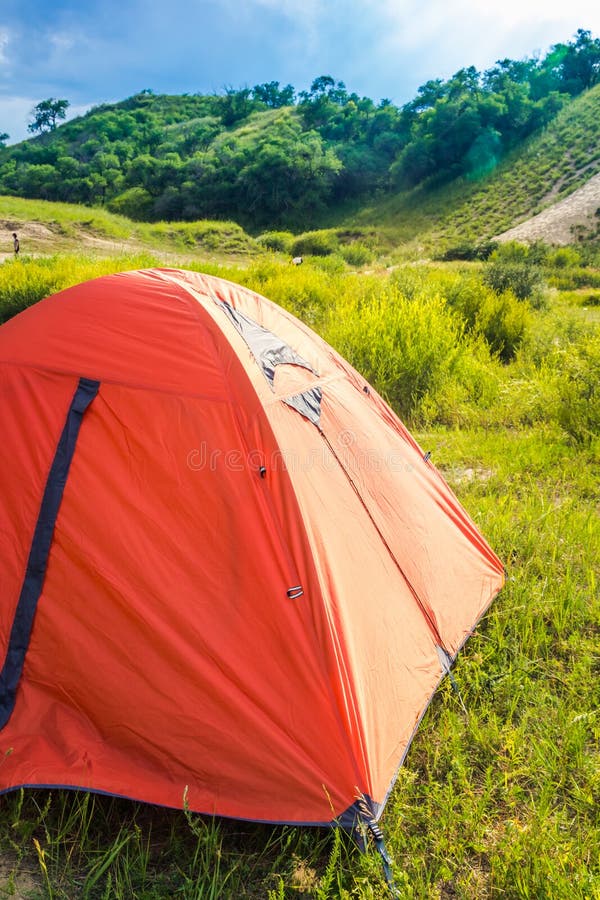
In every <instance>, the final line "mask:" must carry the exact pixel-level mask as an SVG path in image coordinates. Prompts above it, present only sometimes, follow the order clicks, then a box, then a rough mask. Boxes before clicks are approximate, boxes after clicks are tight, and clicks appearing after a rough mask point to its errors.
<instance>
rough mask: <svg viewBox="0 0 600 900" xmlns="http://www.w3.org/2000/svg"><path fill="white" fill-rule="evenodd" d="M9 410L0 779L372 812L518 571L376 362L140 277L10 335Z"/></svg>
mask: <svg viewBox="0 0 600 900" xmlns="http://www.w3.org/2000/svg"><path fill="white" fill-rule="evenodd" d="M0 415H1V421H2V440H1V441H0V480H1V494H0V579H1V580H0V584H1V596H0V617H1V620H0V642H1V647H0V665H2V671H1V673H0V752H1V754H2V766H1V767H0V789H2V790H10V789H12V788H15V787H17V786H22V785H28V786H34V785H43V786H50V785H60V786H65V787H73V788H82V789H86V790H92V791H102V792H108V793H110V794H115V795H122V796H125V797H130V798H135V799H138V800H143V801H147V802H151V803H156V804H165V805H167V806H171V807H180V808H181V807H182V805H183V802H184V795H185V796H186V798H187V804H188V805H189V807H190V809H192V810H194V811H200V812H204V813H209V814H217V815H222V816H233V817H240V818H244V819H253V820H262V821H268V822H287V823H305V824H332V823H340V822H341V823H342V824H352V823H353V822H354V821H355V820H356V819H357V817H360V816H361V815H367V816H372V817H373V819H374V820H376V819H377V818H378V816H379V815H380V813H381V810H382V808H383V805H384V803H385V800H386V796H387V793H388V791H389V789H390V786H391V784H392V783H393V780H394V777H395V773H396V771H397V768H398V766H399V765H400V764H401V762H402V760H403V758H404V755H405V753H406V750H407V747H408V745H409V742H410V740H411V737H412V735H413V734H414V731H415V729H416V727H417V725H418V723H419V720H420V718H421V716H422V715H423V712H424V710H425V708H426V706H427V704H428V702H429V700H430V698H431V696H432V694H433V693H434V691H435V689H436V686H437V685H438V683H439V681H440V679H441V678H442V677H443V675H444V673H445V672H447V671H448V669H449V665H450V663H451V661H452V659H453V658H454V657H455V655H456V653H457V652H458V650H459V649H460V647H461V646H462V644H463V643H464V641H465V640H466V639H467V637H468V636H469V634H470V633H471V630H472V628H473V627H474V625H475V623H477V621H478V620H479V618H480V617H481V616H482V614H483V613H484V611H485V610H486V608H487V607H488V605H489V603H490V602H491V600H492V599H493V597H494V596H495V594H496V593H497V591H498V590H499V589H500V587H501V585H502V581H503V569H502V565H501V563H500V562H499V560H498V558H497V557H496V556H495V555H494V553H493V552H492V550H491V549H490V548H489V547H488V545H487V544H486V542H485V540H484V539H483V537H482V536H481V535H480V534H479V532H478V530H477V528H476V527H475V525H474V524H473V522H472V521H471V519H470V518H469V517H468V515H467V514H466V513H465V511H464V510H463V509H462V507H461V506H460V504H459V503H458V502H457V500H456V498H455V497H454V495H453V494H452V492H451V491H450V489H449V488H448V487H447V485H446V484H445V482H444V480H443V479H442V478H441V476H440V475H439V473H438V472H437V471H436V469H435V468H434V467H433V465H432V464H431V462H430V461H428V460H427V459H425V458H424V456H423V453H422V451H421V450H420V448H419V447H418V445H417V444H416V443H415V441H414V440H413V438H412V437H411V436H410V434H409V433H408V432H407V430H406V429H405V428H404V426H403V425H402V423H401V422H400V421H399V420H398V419H397V417H396V416H395V415H394V414H393V413H392V412H391V410H390V409H389V408H388V407H387V406H386V404H385V403H384V402H383V401H382V400H381V398H380V397H379V396H378V395H377V394H376V393H375V392H374V391H373V390H372V389H371V388H370V387H369V386H368V385H367V384H366V383H365V381H364V379H363V378H361V377H360V375H358V374H357V373H356V372H355V371H354V370H353V369H352V368H351V367H350V366H349V365H348V364H347V363H346V362H344V360H343V359H341V358H340V356H338V355H337V354H336V353H335V352H334V351H333V350H332V349H331V348H330V347H328V346H327V345H326V344H325V343H324V342H323V341H322V340H320V339H319V338H318V337H317V336H316V335H315V334H314V333H313V332H311V331H310V329H309V328H307V327H306V326H304V325H303V324H302V323H300V322H299V321H298V320H297V319H295V318H294V317H293V316H291V315H290V314H289V313H287V312H285V311H284V310H282V309H280V308H279V307H277V306H276V305H274V304H273V303H270V302H269V301H268V300H265V299H264V298H263V297H260V296H258V295H257V294H255V293H252V292H251V291H249V290H246V289H244V288H241V287H238V286H236V285H233V284H231V283H228V282H226V281H222V280H220V279H218V278H212V277H207V276H203V275H200V274H196V273H192V272H184V271H178V270H168V269H163V270H147V271H138V272H126V273H123V274H118V275H111V276H108V277H104V278H99V279H96V280H94V281H90V282H87V283H85V284H80V285H78V286H76V287H73V288H69V289H68V290H65V291H62V292H61V293H59V294H56V295H54V296H52V297H48V298H46V299H45V300H42V301H41V302H40V303H38V304H36V305H35V306H33V307H31V308H29V309H27V310H25V312H23V313H21V314H20V315H18V316H16V317H15V318H14V319H12V320H11V321H9V322H7V323H6V324H5V325H3V326H2V327H1V328H0ZM9 750H10V753H9V752H8V751H9ZM365 811H366V812H365Z"/></svg>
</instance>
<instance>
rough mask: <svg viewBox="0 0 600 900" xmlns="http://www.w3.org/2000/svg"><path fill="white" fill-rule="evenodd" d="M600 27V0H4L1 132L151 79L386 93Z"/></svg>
mask: <svg viewBox="0 0 600 900" xmlns="http://www.w3.org/2000/svg"><path fill="white" fill-rule="evenodd" d="M577 28H587V29H589V30H591V31H592V32H593V34H594V35H595V36H600V2H598V0H593V2H592V0H568V2H565V0H560V2H559V0H504V2H500V0H487V2H486V0H160V2H157V0H0V132H2V131H6V132H8V133H9V134H10V136H11V141H10V142H11V143H12V142H14V141H16V140H20V139H22V138H24V137H26V136H27V123H28V122H29V121H30V112H31V110H32V108H33V106H34V105H35V104H36V103H38V102H39V101H40V100H44V99H46V98H47V97H56V98H61V99H62V98H64V99H67V100H69V102H70V103H71V110H70V113H71V115H73V114H77V113H81V112H83V111H84V110H86V109H88V108H89V107H90V106H92V105H95V104H97V103H102V102H107V101H114V100H122V99H124V98H125V97H128V96H130V95H131V94H134V93H136V92H137V91H140V90H142V89H144V88H151V89H152V90H154V91H156V92H157V93H163V92H164V93H210V92H218V91H222V90H223V89H224V88H225V87H226V86H233V87H242V86H249V87H251V86H252V85H254V84H259V83H261V82H264V81H273V80H274V81H279V82H281V83H282V84H288V83H290V84H293V85H294V87H295V88H296V89H298V90H302V89H304V88H307V87H308V86H309V85H310V82H311V81H312V80H313V78H315V77H316V76H318V75H325V74H326V75H333V76H334V77H335V78H336V79H339V80H341V81H344V82H345V84H346V87H347V88H348V89H349V90H351V91H356V92H357V93H358V94H361V95H367V96H369V97H372V98H373V99H374V100H380V99H381V98H383V97H388V98H389V99H391V100H392V101H393V102H394V103H397V104H402V103H404V102H406V101H407V100H409V99H410V98H411V97H412V96H413V95H414V93H415V91H416V89H417V88H418V86H419V85H420V84H422V83H423V82H425V81H427V80H428V79H429V78H438V77H439V78H447V77H448V76H450V75H452V74H453V73H454V72H455V71H457V69H459V68H461V67H463V66H468V65H475V66H477V68H479V69H485V68H488V67H489V66H491V65H493V63H494V62H495V61H496V60H497V59H501V58H505V57H510V58H513V59H520V58H522V57H524V56H531V55H533V54H534V53H535V52H536V51H540V52H544V51H545V50H546V49H547V48H548V47H549V46H550V45H551V44H554V43H558V42H559V41H566V40H568V39H570V38H571V37H572V36H573V34H574V33H575V31H576V29H577Z"/></svg>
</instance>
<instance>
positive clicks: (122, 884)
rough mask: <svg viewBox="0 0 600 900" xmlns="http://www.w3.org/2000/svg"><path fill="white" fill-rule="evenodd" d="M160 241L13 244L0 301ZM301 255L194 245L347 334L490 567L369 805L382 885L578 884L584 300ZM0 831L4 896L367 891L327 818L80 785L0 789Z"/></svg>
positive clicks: (587, 336)
mask: <svg viewBox="0 0 600 900" xmlns="http://www.w3.org/2000/svg"><path fill="white" fill-rule="evenodd" d="M325 260H327V258H325ZM159 262H160V258H159V257H154V258H152V257H149V256H145V257H142V258H138V257H126V258H119V259H115V260H110V259H107V260H98V259H92V258H89V257H88V258H84V257H77V256H56V257H53V258H51V259H46V260H41V259H39V260H38V259H23V260H20V261H17V262H14V261H12V260H11V261H9V262H8V263H5V264H4V265H1V266H0V312H1V311H2V310H4V313H5V315H7V314H9V313H10V312H14V311H15V309H16V308H17V307H18V306H19V305H23V304H25V303H29V302H34V301H35V300H36V299H39V297H40V296H42V295H43V293H45V292H47V291H48V290H56V289H59V288H60V287H62V286H66V285H67V284H71V283H74V281H78V280H83V279H85V278H88V277H92V276H93V275H97V274H101V272H104V271H110V270H118V269H123V268H131V267H133V266H136V265H138V264H140V265H151V264H158V263H159ZM173 262H176V261H175V260H174V261H173ZM317 262H318V261H317ZM317 262H315V264H313V263H312V262H310V261H308V262H307V263H306V264H305V265H303V266H300V267H298V268H296V267H293V266H290V265H289V264H287V263H285V264H284V263H281V262H278V261H277V258H276V257H274V256H272V255H268V254H265V255H262V256H260V257H258V258H257V259H255V260H253V261H246V262H245V263H244V265H240V266H238V267H234V266H232V265H228V266H226V265H223V264H219V263H216V262H215V263H211V264H206V263H204V264H202V265H201V264H200V263H197V266H198V267H199V268H200V267H202V268H204V270H205V271H208V272H210V273H212V274H217V275H221V276H223V277H226V278H230V279H232V280H234V281H239V282H242V283H245V284H248V285H249V286H251V287H253V288H255V289H257V290H259V291H260V292H262V293H264V294H265V295H267V296H269V297H270V298H272V299H273V300H276V301H277V302H280V303H281V304H282V305H284V306H286V307H287V308H289V309H291V310H292V311H293V312H295V313H297V314H298V315H300V316H301V317H302V318H303V319H304V320H305V321H307V322H309V323H310V324H311V325H312V326H313V327H314V328H315V329H316V330H317V331H319V332H320V333H321V334H322V335H323V336H324V337H325V338H326V339H327V340H329V341H331V342H332V343H333V344H334V345H336V346H338V347H339V349H340V350H342V351H343V352H344V353H345V354H347V356H348V358H349V359H350V361H352V362H354V363H355V364H356V365H357V366H358V367H359V368H360V369H361V370H362V371H363V372H364V374H365V375H367V377H369V378H370V379H371V380H372V381H373V382H374V384H375V386H376V387H377V388H378V389H379V390H380V391H381V392H382V393H383V394H384V395H385V396H387V397H388V398H389V399H390V400H391V401H392V403H393V404H394V405H395V406H396V408H397V409H398V410H399V411H401V412H402V414H403V415H404V417H405V419H406V421H407V423H408V424H409V425H410V426H411V428H412V430H413V432H414V433H415V436H416V437H417V439H418V440H419V442H420V444H421V446H423V448H424V449H425V450H431V452H432V460H433V462H434V463H435V464H436V465H437V466H438V467H439V468H440V470H441V471H442V472H443V474H444V475H445V477H446V478H447V480H448V481H449V483H450V485H451V486H452V487H453V488H454V490H455V491H456V493H457V494H458V497H459V499H460V500H461V501H462V503H463V504H464V505H465V506H466V508H467V509H468V511H469V512H470V514H471V515H472V516H473V518H474V519H475V521H476V523H477V525H478V526H479V527H480V528H481V530H482V531H483V533H484V534H485V535H486V537H487V538H488V540H489V541H490V543H491V545H492V546H493V547H494V549H495V550H496V551H497V552H498V554H499V555H500V557H501V558H502V559H503V561H504V562H505V564H506V567H507V571H508V580H507V584H506V587H505V588H504V590H503V591H502V593H501V594H500V595H499V597H498V598H497V600H496V601H495V602H494V604H493V605H492V607H491V609H490V610H489V612H488V613H487V615H486V616H485V617H484V619H483V620H482V622H481V623H480V625H479V627H478V629H477V631H476V632H475V634H474V636H473V637H472V638H471V639H470V640H469V642H468V643H467V644H466V646H465V648H464V650H463V652H462V653H461V654H460V656H459V658H458V661H457V663H456V666H455V678H456V683H457V687H458V689H459V691H460V697H459V696H458V695H457V693H456V692H455V691H454V690H453V689H452V687H451V685H450V684H449V683H448V682H447V681H446V682H444V683H443V684H442V686H441V688H440V690H439V691H438V693H437V694H436V696H435V698H434V700H433V702H432V703H431V705H430V707H429V709H428V711H427V713H426V715H425V717H424V719H423V722H422V724H421V727H420V728H419V731H418V732H417V735H416V737H415V740H414V741H413V744H412V746H411V748H410V751H409V754H408V757H407V759H406V763H405V765H404V766H403V768H402V770H401V772H400V775H399V778H398V782H397V785H396V787H395V789H394V790H393V792H392V795H391V797H390V800H389V803H388V806H387V808H386V812H385V814H384V817H383V828H384V831H385V833H386V836H387V842H388V845H389V849H390V851H391V853H392V856H393V858H394V874H395V879H396V883H397V885H398V888H399V889H400V891H401V894H402V896H403V897H407V898H423V900H441V898H443V900H449V898H464V900H488V898H489V900H495V898H501V897H502V898H505V897H506V898H523V900H531V898H535V900H538V898H547V900H562V898H564V900H590V898H591V900H594V898H600V816H599V814H598V810H599V809H600V704H599V699H600V695H599V689H598V684H599V676H600V599H599V593H598V583H597V578H598V571H599V569H600V566H599V563H600V559H599V547H600V524H599V523H600V520H599V517H598V474H599V472H598V469H599V465H600V438H599V435H600V394H599V387H598V385H600V325H599V318H600V315H599V311H598V307H596V306H594V305H593V304H592V305H589V304H586V303H585V302H581V301H580V297H581V296H582V295H581V294H580V291H581V290H582V289H581V288H579V287H577V286H575V287H574V286H572V284H570V283H569V284H568V286H567V289H566V290H564V291H561V290H558V289H557V287H553V288H552V289H550V290H548V291H547V296H546V301H545V304H544V305H542V307H541V308H537V309H533V308H531V307H530V306H529V304H527V303H526V302H519V304H518V305H517V306H516V307H515V305H514V304H515V303H517V301H515V300H514V297H513V298H512V300H510V301H509V300H507V299H506V297H507V296H510V295H504V300H503V299H502V297H497V296H496V295H494V294H493V292H492V291H491V289H490V288H489V287H486V286H485V285H484V283H483V281H482V279H481V276H480V267H479V266H477V265H470V266H456V265H454V264H452V265H446V266H443V265H435V266H431V265H429V266H403V267H401V268H399V269H396V270H395V272H394V273H393V274H392V275H386V276H383V275H371V276H369V275H362V276H359V275H356V274H353V273H352V272H351V271H350V270H348V269H347V268H343V269H342V270H340V269H339V268H337V267H336V266H335V265H333V266H332V265H329V267H327V265H326V266H325V268H323V267H322V265H323V264H322V263H319V264H317ZM193 265H196V263H193ZM568 271H569V270H568V269H565V270H564V272H565V273H568ZM576 271H577V270H576ZM589 290H593V289H589ZM494 298H495V299H494ZM494 304H495V305H494ZM490 311H491V312H490ZM516 311H520V312H521V313H523V320H522V322H520V325H519V328H520V331H519V334H518V340H516V341H515V343H514V346H513V347H512V349H511V353H510V354H506V355H505V358H504V360H503V358H502V355H501V354H500V352H499V349H498V347H497V346H496V345H495V344H494V341H495V339H496V338H495V336H497V335H498V334H500V333H502V330H503V329H504V330H505V331H507V332H508V331H509V330H510V329H513V330H512V331H510V333H511V334H513V336H514V334H515V332H514V328H515V324H514V316H515V315H516ZM491 313H493V315H494V316H496V320H495V321H496V324H495V329H496V330H495V331H493V330H490V329H491V326H490V322H491V318H490V315H491ZM463 704H464V708H463ZM0 850H1V851H2V864H1V866H0V885H1V884H2V881H3V888H1V887H0V894H1V893H2V890H4V894H5V895H6V896H10V894H11V891H12V892H13V895H15V892H17V891H19V892H20V893H21V895H22V896H30V897H54V898H63V900H76V898H102V897H105V898H113V897H114V898H139V900H158V898H171V897H181V898H189V900H192V898H204V897H206V898H211V897H215V898H217V897H219V898H221V897H224V898H228V897H231V898H239V897H250V898H265V900H280V898H321V900H324V898H331V900H334V898H371V900H378V898H385V897H386V896H388V895H387V893H386V887H385V883H384V880H383V877H382V872H381V868H380V865H379V861H378V859H377V857H376V855H375V854H374V853H373V852H372V851H371V852H369V853H367V854H366V855H362V854H360V853H359V852H358V851H357V850H356V848H355V847H354V846H353V844H352V843H351V842H350V841H349V839H348V838H347V837H345V836H343V835H339V834H334V833H331V832H328V831H322V830H319V829H308V828H291V827H275V826H273V827H271V826H265V825H256V824H252V823H244V822H233V821H227V820H212V819H209V818H205V817H202V816H195V815H191V814H189V813H186V812H176V811H170V810H164V809H160V808H156V807H151V806H145V805H143V804H136V803H129V802H127V801H124V800H116V799H111V798H107V797H97V796H93V795H87V794H77V793H67V792H61V791H52V792H47V791H41V790H36V791H24V792H16V793H13V794H10V795H6V796H4V797H2V798H0Z"/></svg>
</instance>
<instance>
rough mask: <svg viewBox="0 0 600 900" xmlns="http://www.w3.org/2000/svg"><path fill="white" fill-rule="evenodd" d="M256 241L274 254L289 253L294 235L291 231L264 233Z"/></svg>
mask: <svg viewBox="0 0 600 900" xmlns="http://www.w3.org/2000/svg"><path fill="white" fill-rule="evenodd" d="M256 240H257V242H258V243H259V244H260V245H261V246H262V247H265V248H266V249H267V250H274V251H275V252H276V253H291V252H292V244H293V242H294V235H293V234H292V232H291V231H265V232H264V233H263V234H260V235H259V236H258V237H257V239H256Z"/></svg>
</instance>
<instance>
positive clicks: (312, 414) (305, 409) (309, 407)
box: [283, 387, 323, 427]
mask: <svg viewBox="0 0 600 900" xmlns="http://www.w3.org/2000/svg"><path fill="white" fill-rule="evenodd" d="M322 399H323V391H322V390H321V388H320V387H313V388H309V390H307V391H303V392H302V393H301V394H294V395H293V396H292V397H285V398H284V401H283V402H284V403H287V405H288V406H291V407H292V409H295V410H296V412H299V413H300V415H301V416H304V418H305V419H308V421H309V422H312V423H313V425H316V426H317V427H318V426H319V422H320V421H321V400H322Z"/></svg>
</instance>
